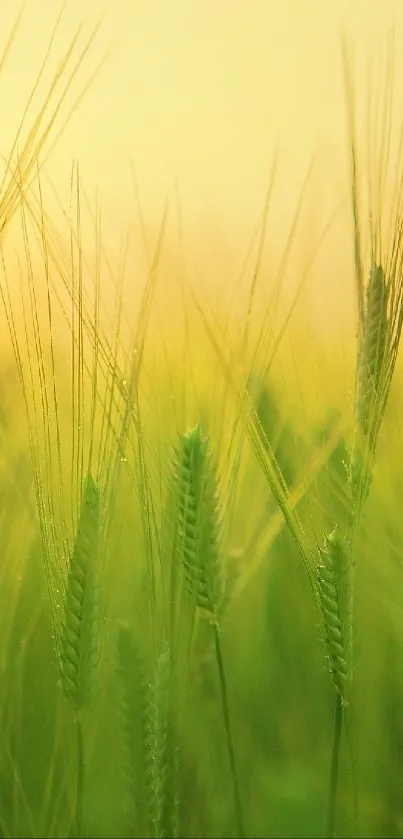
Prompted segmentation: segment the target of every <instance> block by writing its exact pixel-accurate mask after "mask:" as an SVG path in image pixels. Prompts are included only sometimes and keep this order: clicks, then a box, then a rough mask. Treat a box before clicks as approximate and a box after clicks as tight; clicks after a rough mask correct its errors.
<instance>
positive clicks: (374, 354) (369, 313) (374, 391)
mask: <svg viewBox="0 0 403 839" xmlns="http://www.w3.org/2000/svg"><path fill="white" fill-rule="evenodd" d="M387 309H388V293H387V286H386V281H385V275H384V272H383V270H382V268H381V266H374V267H373V268H372V270H371V272H370V276H369V281H368V286H367V296H366V307H365V314H364V324H363V333H362V339H361V345H360V347H359V351H358V363H357V381H356V400H355V438H354V444H353V452H352V462H351V482H352V493H353V499H354V500H355V501H356V502H357V501H358V500H359V498H360V496H361V497H362V500H365V498H366V496H367V494H368V490H369V484H370V480H371V462H372V457H373V454H374V451H375V447H376V441H377V436H378V432H379V428H380V424H381V421H382V408H383V398H382V397H383V393H382V385H383V379H384V376H385V363H386V358H387V352H388V338H389V324H388V313H387Z"/></svg>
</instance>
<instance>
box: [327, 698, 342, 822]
mask: <svg viewBox="0 0 403 839" xmlns="http://www.w3.org/2000/svg"><path fill="white" fill-rule="evenodd" d="M342 720H343V706H342V702H341V696H340V694H339V693H337V696H336V708H335V714H334V726H333V749H332V764H331V769H330V786H329V803H328V812H327V832H326V835H327V836H328V837H329V839H334V837H335V821H336V803H337V792H338V786H339V762H340V745H341V730H342Z"/></svg>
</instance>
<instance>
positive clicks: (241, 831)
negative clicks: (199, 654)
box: [213, 623, 246, 839]
mask: <svg viewBox="0 0 403 839" xmlns="http://www.w3.org/2000/svg"><path fill="white" fill-rule="evenodd" d="M213 631H214V643H215V653H216V659H217V667H218V675H219V681H220V691H221V702H222V711H223V717H224V726H225V735H226V739H227V747H228V756H229V762H230V769H231V777H232V786H233V791H234V804H235V813H236V820H237V830H238V836H239V837H241V839H243V837H245V835H246V834H245V827H244V819H243V812H242V802H241V795H240V790H239V781H238V772H237V767H236V760H235V749H234V743H233V739H232V732H231V723H230V715H229V705H228V692H227V681H226V678H225V670H224V660H223V656H222V650H221V642H220V635H219V629H218V626H217V624H216V623H215V624H213Z"/></svg>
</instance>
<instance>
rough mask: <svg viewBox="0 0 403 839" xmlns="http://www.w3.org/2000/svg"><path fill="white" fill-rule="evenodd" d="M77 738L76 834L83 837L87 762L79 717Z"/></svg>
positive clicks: (76, 721) (76, 724)
mask: <svg viewBox="0 0 403 839" xmlns="http://www.w3.org/2000/svg"><path fill="white" fill-rule="evenodd" d="M75 729H76V738H77V798H76V818H75V824H76V831H77V833H76V835H77V836H78V837H80V839H81V837H83V836H84V833H83V807H84V781H85V762H84V754H85V753H84V736H83V727H82V723H81V720H80V718H79V717H77V718H76V720H75Z"/></svg>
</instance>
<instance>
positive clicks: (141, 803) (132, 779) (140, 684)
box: [116, 621, 148, 834]
mask: <svg viewBox="0 0 403 839" xmlns="http://www.w3.org/2000/svg"><path fill="white" fill-rule="evenodd" d="M116 673H117V678H118V684H117V702H116V712H117V722H118V730H119V734H120V740H121V761H122V773H123V781H124V784H125V788H126V800H127V806H125V811H126V812H125V816H126V817H127V819H128V821H129V822H130V821H131V820H132V819H133V817H135V818H136V820H137V825H138V829H139V831H140V832H143V831H144V834H145V833H147V829H148V824H147V814H146V782H145V781H146V755H147V713H148V678H147V669H146V666H145V663H144V661H143V657H142V656H141V655H140V652H139V650H138V649H137V645H136V644H135V641H134V638H133V633H132V631H131V629H130V627H129V626H128V624H126V623H124V622H123V621H121V622H120V623H119V627H118V635H117V644H116ZM125 803H126V802H125ZM127 827H130V824H127Z"/></svg>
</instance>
